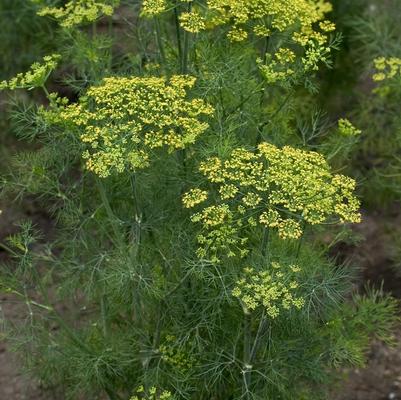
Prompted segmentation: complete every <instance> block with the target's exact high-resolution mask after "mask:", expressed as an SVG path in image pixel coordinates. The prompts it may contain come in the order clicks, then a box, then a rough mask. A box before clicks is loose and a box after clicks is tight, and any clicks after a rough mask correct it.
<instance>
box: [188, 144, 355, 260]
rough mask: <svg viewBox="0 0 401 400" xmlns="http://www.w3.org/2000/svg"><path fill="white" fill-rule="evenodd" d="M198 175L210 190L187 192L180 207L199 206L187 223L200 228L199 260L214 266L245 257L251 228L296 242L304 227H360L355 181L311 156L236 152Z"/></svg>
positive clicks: (262, 149)
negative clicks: (206, 259) (225, 257)
mask: <svg viewBox="0 0 401 400" xmlns="http://www.w3.org/2000/svg"><path fill="white" fill-rule="evenodd" d="M200 171H201V172H202V173H203V174H204V175H205V176H206V178H207V180H208V181H209V182H210V183H211V184H212V189H210V190H209V191H206V190H201V189H192V190H191V191H189V192H188V193H186V194H185V195H184V198H183V202H184V206H185V207H187V208H192V207H196V206H197V205H199V204H202V205H201V207H202V206H203V208H202V209H201V210H200V211H198V212H195V213H194V214H193V215H192V217H191V220H192V221H193V222H195V223H199V224H200V226H201V232H200V233H199V235H198V243H199V244H200V248H199V249H198V256H199V257H201V258H203V257H210V258H211V259H212V260H214V261H219V256H218V254H220V253H223V254H226V255H228V256H232V257H233V256H245V255H246V254H247V253H248V251H249V250H248V249H247V246H246V244H247V242H248V233H247V232H248V230H249V228H251V227H257V226H260V227H264V228H271V229H275V230H277V231H278V235H279V236H280V237H281V238H282V239H298V238H300V236H301V235H302V233H303V224H306V223H309V224H311V225H316V224H322V223H327V222H340V223H345V222H359V221H360V213H359V206H360V203H359V200H358V199H357V198H356V197H355V196H354V190H355V181H354V180H353V179H351V178H348V177H346V176H343V175H334V174H332V173H331V171H330V167H329V165H328V164H327V162H326V160H325V159H324V157H323V156H322V155H321V154H319V153H316V152H311V151H304V150H299V149H295V148H292V147H289V146H286V147H283V148H282V149H280V148H278V147H276V146H274V145H272V144H269V143H262V144H260V145H259V146H258V150H257V152H255V153H254V152H250V151H248V150H246V149H243V148H238V149H235V150H234V151H233V152H232V154H231V156H230V157H229V158H228V159H226V160H221V159H220V158H217V157H212V158H210V159H208V160H206V161H205V162H203V163H201V165H200ZM207 199H211V200H210V202H212V204H210V202H209V204H208V203H207ZM213 199H214V200H213ZM205 202H206V205H204V203H205Z"/></svg>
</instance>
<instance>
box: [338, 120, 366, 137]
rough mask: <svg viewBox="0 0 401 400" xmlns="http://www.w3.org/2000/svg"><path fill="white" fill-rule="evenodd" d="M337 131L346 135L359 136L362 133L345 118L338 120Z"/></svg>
mask: <svg viewBox="0 0 401 400" xmlns="http://www.w3.org/2000/svg"><path fill="white" fill-rule="evenodd" d="M338 131H339V133H340V135H342V136H347V137H350V136H359V135H360V134H361V133H362V131H361V130H360V129H358V128H355V126H354V125H352V123H351V122H350V121H349V120H348V119H346V118H341V119H339V120H338Z"/></svg>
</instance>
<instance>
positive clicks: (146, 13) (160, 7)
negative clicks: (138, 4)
mask: <svg viewBox="0 0 401 400" xmlns="http://www.w3.org/2000/svg"><path fill="white" fill-rule="evenodd" d="M166 8H167V3H166V0H143V1H142V9H141V16H142V17H146V18H152V17H156V16H157V15H159V14H161V13H163V12H164V11H165V10H166Z"/></svg>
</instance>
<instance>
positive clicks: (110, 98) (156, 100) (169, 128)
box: [46, 75, 213, 177]
mask: <svg viewBox="0 0 401 400" xmlns="http://www.w3.org/2000/svg"><path fill="white" fill-rule="evenodd" d="M194 84H195V78H193V77H190V76H186V75H175V76H172V77H171V78H170V79H169V80H167V79H165V78H158V77H150V78H143V77H111V78H106V79H104V80H103V82H102V83H101V84H100V85H99V86H93V87H91V88H89V89H88V91H87V92H86V95H85V96H83V97H81V98H80V100H79V102H78V103H74V104H70V105H66V106H64V105H59V106H58V107H56V108H53V109H52V110H50V111H48V112H47V113H46V118H47V119H48V120H49V121H50V122H53V123H57V124H63V125H68V126H70V127H73V128H75V130H76V131H77V133H78V134H79V135H80V139H81V141H82V142H84V143H85V144H87V145H88V147H89V149H88V150H86V151H85V152H84V154H83V158H84V159H86V166H87V168H88V170H90V171H93V172H94V173H96V174H97V175H99V176H100V177H107V176H109V175H110V174H111V173H113V172H123V171H124V170H125V169H127V168H128V169H131V170H137V169H141V168H145V167H147V166H148V165H149V159H150V153H151V151H152V150H153V149H156V148H161V147H167V149H168V151H169V152H172V151H174V150H176V149H183V148H185V147H186V146H187V145H189V144H192V143H194V142H195V140H196V139H197V137H198V136H199V135H201V134H202V133H203V132H204V131H205V130H206V129H207V128H208V124H207V123H206V122H202V121H201V120H200V119H199V117H200V116H202V115H210V114H212V113H213V109H212V107H211V106H209V105H207V104H206V103H205V102H204V101H203V100H201V99H198V98H195V99H192V100H187V98H186V97H187V89H189V88H192V87H193V85H194Z"/></svg>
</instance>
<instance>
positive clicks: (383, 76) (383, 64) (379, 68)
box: [373, 57, 401, 82]
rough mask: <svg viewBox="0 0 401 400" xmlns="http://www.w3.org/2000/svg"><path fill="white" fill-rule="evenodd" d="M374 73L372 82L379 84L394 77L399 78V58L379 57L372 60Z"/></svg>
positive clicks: (400, 68) (400, 61) (400, 60)
mask: <svg viewBox="0 0 401 400" xmlns="http://www.w3.org/2000/svg"><path fill="white" fill-rule="evenodd" d="M374 64H375V68H376V73H375V74H374V75H373V80H374V81H376V82H381V81H384V80H387V79H393V78H394V77H401V58H397V57H390V58H385V57H379V58H376V59H375V60H374Z"/></svg>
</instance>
